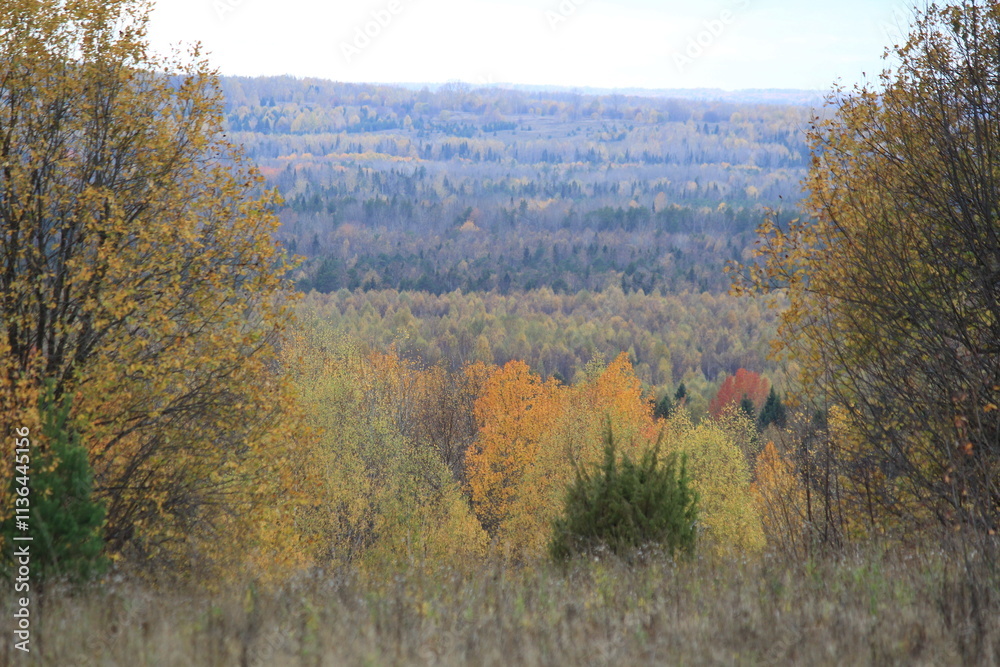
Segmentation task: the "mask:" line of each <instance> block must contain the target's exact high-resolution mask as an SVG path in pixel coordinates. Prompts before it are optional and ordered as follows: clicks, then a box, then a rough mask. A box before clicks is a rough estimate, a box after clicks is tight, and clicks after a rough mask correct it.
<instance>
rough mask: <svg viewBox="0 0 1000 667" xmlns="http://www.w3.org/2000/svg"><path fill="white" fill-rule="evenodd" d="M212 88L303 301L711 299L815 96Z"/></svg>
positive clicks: (745, 244)
mask: <svg viewBox="0 0 1000 667" xmlns="http://www.w3.org/2000/svg"><path fill="white" fill-rule="evenodd" d="M221 83H222V87H223V91H224V94H225V96H226V114H227V117H228V122H229V131H230V134H231V136H232V137H233V138H234V139H235V140H236V141H239V142H240V143H242V144H243V145H244V146H245V149H246V151H247V154H248V155H249V156H250V157H252V158H253V159H255V160H256V162H257V164H258V165H259V166H260V168H261V171H262V173H263V174H264V175H265V177H266V178H267V181H268V183H269V184H270V185H271V186H274V187H277V188H278V189H279V190H280V192H281V193H282V195H283V197H284V199H285V205H284V207H283V208H282V209H281V210H280V211H279V215H280V217H281V220H282V223H283V224H282V228H281V230H280V232H279V238H280V239H281V240H282V241H283V242H284V243H286V244H287V245H288V247H289V248H290V249H292V251H293V252H295V253H297V254H300V255H303V256H305V257H307V258H308V259H307V261H306V263H305V264H304V265H303V267H302V269H301V271H300V272H299V274H297V279H298V280H299V283H300V285H301V287H302V288H303V289H310V288H314V289H317V290H319V291H322V292H330V291H334V290H337V289H340V288H344V287H346V288H348V289H357V288H362V289H376V288H386V287H392V288H395V289H403V290H407V289H415V290H421V291H429V292H434V293H438V294H440V293H443V292H450V291H452V290H455V289H461V290H462V291H463V292H469V291H492V290H497V291H500V292H502V293H507V292H511V291H517V290H527V289H534V288H541V287H549V288H551V289H553V290H555V291H557V292H561V293H565V292H571V293H575V292H577V291H579V290H581V289H587V290H592V291H593V290H603V289H605V288H607V287H608V286H609V285H616V286H619V287H621V289H622V290H624V291H626V292H632V291H638V290H642V291H644V292H645V293H647V294H648V293H650V292H652V291H653V290H657V289H659V290H660V291H661V292H675V291H678V290H685V289H696V290H708V291H713V292H717V291H723V290H725V289H726V287H727V285H728V279H727V278H726V276H725V275H724V274H723V273H722V267H723V265H724V264H725V262H726V261H727V260H731V259H745V258H746V257H747V256H748V254H747V253H748V248H749V246H750V245H751V244H752V242H753V240H754V238H755V235H754V230H755V228H756V227H757V225H758V224H759V223H760V222H761V220H762V219H763V217H764V210H765V208H772V209H790V208H793V207H794V206H795V204H796V202H797V201H798V199H799V197H800V196H801V185H800V183H801V181H802V178H803V177H804V175H805V172H806V168H807V165H808V157H809V151H808V148H807V146H806V145H805V136H804V130H805V128H806V127H807V126H808V124H809V119H810V116H811V114H812V113H813V112H814V111H813V108H812V107H810V106H808V105H801V104H795V103H793V101H794V100H796V99H808V98H809V96H810V95H818V93H812V92H810V91H741V92H738V93H726V92H725V91H712V90H707V89H706V90H687V91H648V90H647V91H624V90H622V91H614V92H609V93H590V92H584V91H580V90H574V89H562V90H549V89H541V88H537V87H527V86H522V87H517V88H503V87H489V88H482V87H479V88H477V87H473V86H471V85H468V84H463V83H446V84H441V85H438V86H435V87H434V88H433V89H432V88H431V86H430V85H427V86H420V87H414V86H412V85H411V86H407V87H404V86H393V85H386V84H358V83H342V82H334V81H325V80H321V79H297V78H294V77H260V78H248V77H226V78H224V79H223V80H222V82H221ZM633 93H636V94H633ZM725 95H730V99H715V98H714V97H713V96H719V97H722V96H725ZM736 96H743V97H744V98H745V99H747V100H750V99H753V100H755V101H753V102H740V101H736ZM765 100H766V101H765Z"/></svg>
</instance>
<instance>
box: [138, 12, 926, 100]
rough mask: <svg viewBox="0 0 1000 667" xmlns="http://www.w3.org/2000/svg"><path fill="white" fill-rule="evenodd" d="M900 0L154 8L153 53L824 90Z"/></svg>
mask: <svg viewBox="0 0 1000 667" xmlns="http://www.w3.org/2000/svg"><path fill="white" fill-rule="evenodd" d="M910 4H912V3H907V2H902V1H900V0H838V1H837V2H810V1H806V0H703V1H697V0H688V1H682V0H623V1H621V2H603V1H600V0H351V1H347V0H327V1H319V0H280V1H279V0H158V2H157V5H156V9H155V10H154V12H153V16H152V22H151V25H150V34H149V36H150V40H151V42H152V44H153V45H154V47H155V48H157V49H158V50H161V51H163V50H165V48H166V47H168V46H169V45H171V44H176V43H178V42H193V41H195V40H198V41H201V42H202V44H203V45H204V46H205V47H206V48H207V49H208V51H209V52H210V60H211V62H212V63H214V64H215V65H216V66H218V67H219V68H220V69H221V70H222V73H223V74H245V75H260V74H292V75H295V76H300V77H305V76H316V77H322V78H326V79H334V80H338V81H357V82H383V83H400V82H447V81H465V82H469V83H473V84H489V83H522V84H543V85H558V86H595V87H606V88H611V87H640V88H702V87H710V88H724V89H728V90H736V89H741V88H806V89H822V90H826V89H829V88H830V86H831V85H832V84H833V82H834V81H835V80H837V79H840V80H841V81H842V82H843V83H844V84H846V85H851V84H853V83H855V82H858V81H860V80H862V78H863V76H862V72H866V73H867V75H868V78H873V75H874V74H876V73H877V72H879V71H880V70H881V69H882V67H883V65H884V63H883V61H882V60H881V55H882V52H883V49H884V48H885V46H887V45H890V44H892V43H893V42H894V41H898V40H899V39H900V37H901V36H902V35H904V34H905V32H906V26H907V24H908V23H909V20H910V16H911V12H910V10H909V9H908V7H909V6H910Z"/></svg>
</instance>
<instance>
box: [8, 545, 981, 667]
mask: <svg viewBox="0 0 1000 667" xmlns="http://www.w3.org/2000/svg"><path fill="white" fill-rule="evenodd" d="M959 560H960V559H957V558H951V557H946V556H945V555H944V554H943V553H941V552H937V553H933V552H931V553H928V552H922V553H912V552H908V553H905V554H902V553H899V552H890V553H882V552H872V551H869V552H866V553H854V554H850V555H841V556H839V557H838V558H836V559H827V560H824V561H821V562H807V563H804V564H793V563H787V562H781V561H780V560H779V559H776V558H762V559H757V560H755V561H752V562H750V561H746V562H744V561H730V562H715V563H712V562H708V561H706V560H697V561H694V562H690V563H680V564H676V565H675V564H674V563H672V562H670V561H669V560H666V559H663V558H658V557H652V558H646V559H644V561H643V562H641V563H632V564H627V563H624V562H622V561H618V560H614V559H602V560H600V561H597V562H594V561H587V562H577V563H576V564H574V565H573V566H571V567H570V568H568V569H566V570H562V569H559V568H556V567H554V566H551V565H547V564H538V565H535V566H527V567H520V568H514V567H506V566H502V565H499V564H488V565H477V566H475V567H474V568H472V569H471V570H470V571H468V572H458V571H450V570H449V571H437V572H433V573H432V574H429V575H428V574H426V573H424V574H420V573H418V572H417V571H416V570H415V571H414V572H413V573H411V574H404V575H395V576H392V577H389V578H387V579H384V580H380V581H371V580H369V581H367V582H364V581H362V580H361V579H360V578H359V577H357V576H356V575H352V574H349V573H338V574H335V575H332V576H331V575H320V574H313V575H311V576H309V577H304V578H301V579H299V580H297V581H295V582H291V583H289V584H288V585H286V586H285V587H284V588H282V589H281V590H279V591H276V592H271V593H261V594H257V593H255V592H254V589H253V588H252V587H248V586H243V587H238V588H233V589H230V590H227V591H224V592H222V593H220V594H214V595H210V594H207V593H204V592H200V591H198V590H197V589H195V588H192V589H190V590H176V589H174V590H169V591H159V592H154V590H153V589H152V588H150V587H148V586H145V585H140V584H136V583H129V582H119V583H106V584H105V585H104V586H103V587H102V588H100V589H94V590H91V591H89V592H85V593H82V594H77V595H66V594H58V593H55V594H53V596H52V597H51V598H50V599H49V601H48V602H46V608H45V610H44V618H43V619H42V621H41V623H40V624H38V625H36V627H35V630H36V632H37V634H38V635H40V636H41V637H42V640H43V646H42V652H41V655H39V653H38V652H37V651H36V652H34V653H33V654H32V658H33V660H32V661H30V662H32V663H33V664H45V665H59V666H63V665H66V666H70V665H72V666H76V665H80V666H83V665H127V666H128V667H139V666H140V665H151V666H156V667H160V666H168V665H241V664H242V665H268V666H270V665H424V664H426V665H512V664H517V665H548V664H558V665H632V664H680V665H683V664H852V665H863V664H880V665H881V664H900V663H902V664H908V665H909V664H986V665H989V664H997V663H998V661H1000V590H998V586H997V584H998V579H997V576H996V573H995V570H994V572H993V574H988V573H987V571H986V570H985V569H984V570H982V571H978V570H977V569H976V568H975V567H974V568H973V570H975V571H976V573H975V574H974V575H970V570H969V569H967V568H965V567H963V566H961V565H957V564H956V562H958V561H959ZM36 636H37V635H36ZM9 644H10V642H9V641H6V642H5V648H4V649H3V651H7V653H6V654H4V653H3V652H2V651H0V657H2V658H3V659H4V664H15V662H16V663H20V664H25V663H27V662H29V661H23V660H18V659H17V656H12V655H11V651H10V647H9ZM36 648H37V647H36Z"/></svg>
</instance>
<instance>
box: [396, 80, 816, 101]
mask: <svg viewBox="0 0 1000 667" xmlns="http://www.w3.org/2000/svg"><path fill="white" fill-rule="evenodd" d="M391 85H396V86H400V87H402V88H407V89H409V90H421V89H423V88H426V89H428V90H431V91H436V90H439V89H441V88H442V87H445V86H453V87H454V86H456V85H457V86H461V87H465V88H468V89H470V90H473V89H480V88H487V89H489V88H499V89H502V90H522V91H526V92H532V93H545V92H553V93H577V94H580V95H598V96H601V95H628V96H633V97H662V98H672V99H678V100H700V101H705V102H712V101H715V102H734V103H738V104H791V105H797V106H808V107H820V106H822V105H823V102H824V100H825V99H826V96H827V95H828V94H829V91H826V90H799V89H794V88H747V89H742V90H723V89H722V88H593V87H589V86H584V87H573V86H538V85H526V84H518V83H464V82H462V83H457V84H456V83H455V82H450V83H395V84H391Z"/></svg>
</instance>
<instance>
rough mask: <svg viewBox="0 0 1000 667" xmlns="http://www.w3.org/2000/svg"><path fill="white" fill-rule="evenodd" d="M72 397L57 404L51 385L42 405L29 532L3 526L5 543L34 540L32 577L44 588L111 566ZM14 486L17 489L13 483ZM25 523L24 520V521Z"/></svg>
mask: <svg viewBox="0 0 1000 667" xmlns="http://www.w3.org/2000/svg"><path fill="white" fill-rule="evenodd" d="M71 399H72V397H71V396H66V397H65V398H64V400H62V401H56V400H55V399H54V398H53V390H52V385H51V384H50V385H49V387H48V391H47V393H46V394H45V395H44V396H43V398H42V400H41V402H40V403H41V404H40V411H41V415H42V431H41V433H40V434H39V436H38V437H32V438H31V447H30V458H31V461H30V464H29V465H30V467H29V474H28V475H27V477H28V479H29V480H30V482H29V488H30V494H29V496H28V499H29V502H30V505H29V507H30V511H29V512H28V516H27V521H26V524H27V530H24V529H23V528H21V527H19V526H18V525H17V524H18V517H10V518H8V519H6V520H5V521H4V522H3V524H0V532H2V534H3V537H4V541H5V542H6V543H7V544H12V543H13V542H12V538H13V537H14V536H15V535H18V536H30V537H31V538H32V540H31V542H24V544H29V545H30V547H29V548H30V550H31V574H32V577H33V578H34V580H35V581H37V582H39V583H42V582H44V581H47V580H51V579H55V578H66V579H68V580H70V581H73V582H81V581H85V580H87V579H89V578H91V577H93V576H95V575H98V574H100V573H101V572H103V570H104V569H105V567H106V565H107V563H106V560H105V559H104V557H103V555H102V549H103V547H104V542H103V540H102V538H101V528H102V526H103V524H104V504H103V503H102V502H99V501H96V500H94V498H93V472H92V470H91V467H90V463H89V461H88V459H87V450H86V449H85V448H84V447H83V446H82V445H81V444H80V435H79V432H78V431H77V430H76V429H75V428H74V426H73V424H72V421H71V420H70V417H69V414H70V409H71V407H72V400H71ZM12 483H13V484H14V485H19V482H18V481H17V479H16V478H15V479H14V480H12ZM21 520H22V521H23V518H22V519H21ZM11 553H12V550H10V549H6V550H4V554H5V559H6V560H7V562H6V565H7V569H8V572H11V571H12V569H10V568H12V566H13V563H12V562H11V561H10V560H9V559H10V554H11Z"/></svg>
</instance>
